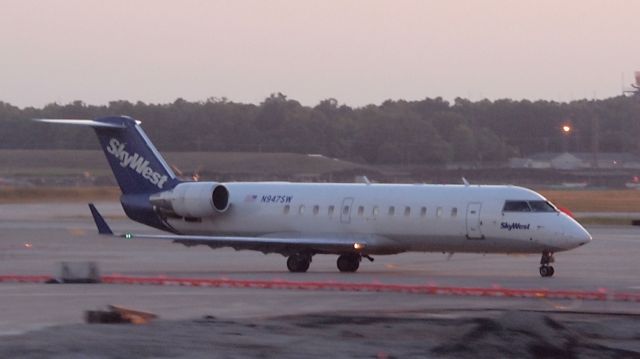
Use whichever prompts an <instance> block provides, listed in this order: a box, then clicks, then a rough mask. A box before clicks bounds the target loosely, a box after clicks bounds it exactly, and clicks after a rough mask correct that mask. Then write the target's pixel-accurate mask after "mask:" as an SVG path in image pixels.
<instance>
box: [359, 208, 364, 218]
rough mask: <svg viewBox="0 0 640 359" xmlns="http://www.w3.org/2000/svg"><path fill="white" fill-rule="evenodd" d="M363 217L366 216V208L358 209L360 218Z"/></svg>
mask: <svg viewBox="0 0 640 359" xmlns="http://www.w3.org/2000/svg"><path fill="white" fill-rule="evenodd" d="M362 215H364V207H363V206H360V207H358V216H360V217H362Z"/></svg>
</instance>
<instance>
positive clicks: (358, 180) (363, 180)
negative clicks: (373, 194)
mask: <svg viewBox="0 0 640 359" xmlns="http://www.w3.org/2000/svg"><path fill="white" fill-rule="evenodd" d="M356 183H364V184H371V181H369V178H367V176H356Z"/></svg>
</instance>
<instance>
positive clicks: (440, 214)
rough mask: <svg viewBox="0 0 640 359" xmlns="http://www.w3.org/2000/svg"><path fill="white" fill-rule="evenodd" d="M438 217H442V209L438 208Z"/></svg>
mask: <svg viewBox="0 0 640 359" xmlns="http://www.w3.org/2000/svg"><path fill="white" fill-rule="evenodd" d="M436 217H438V218H440V217H442V207H438V209H436Z"/></svg>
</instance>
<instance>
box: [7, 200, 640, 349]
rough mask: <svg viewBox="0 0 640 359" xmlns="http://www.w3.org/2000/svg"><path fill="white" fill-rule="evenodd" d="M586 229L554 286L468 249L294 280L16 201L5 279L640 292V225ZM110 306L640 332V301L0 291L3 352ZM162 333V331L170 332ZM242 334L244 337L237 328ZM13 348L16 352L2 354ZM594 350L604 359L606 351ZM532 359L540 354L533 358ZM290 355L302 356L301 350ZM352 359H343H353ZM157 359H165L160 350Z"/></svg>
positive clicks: (234, 315) (274, 269)
mask: <svg viewBox="0 0 640 359" xmlns="http://www.w3.org/2000/svg"><path fill="white" fill-rule="evenodd" d="M96 206H97V207H98V209H99V210H100V211H101V212H102V213H103V215H104V216H105V217H106V219H107V221H108V222H109V224H110V226H111V227H112V228H113V229H114V230H116V231H120V232H124V231H126V232H142V231H144V232H147V233H152V232H154V230H153V229H149V228H147V227H144V226H141V225H138V224H136V223H134V222H132V221H129V220H128V219H126V218H125V216H124V214H123V212H122V210H121V208H120V206H119V204H118V203H111V202H109V203H96ZM588 230H589V231H590V232H591V233H592V235H593V238H594V239H593V241H592V242H591V243H589V244H588V245H585V246H583V247H580V248H577V249H575V250H572V251H568V252H562V253H557V254H556V263H555V264H554V266H555V269H556V273H555V276H554V277H552V278H541V277H540V276H539V274H538V265H539V264H538V263H539V259H540V258H539V256H538V255H535V256H522V255H520V256H509V255H482V254H462V253H456V254H454V255H453V256H452V257H449V255H448V254H446V255H445V254H442V253H407V254H400V255H392V256H378V257H376V258H375V261H374V262H368V261H363V262H362V263H361V266H360V269H359V271H358V272H357V273H339V272H338V270H337V268H336V264H335V260H336V258H335V256H329V255H318V256H315V257H314V259H313V262H312V264H311V268H310V270H309V272H307V273H289V272H288V271H287V269H286V265H285V260H286V259H285V258H284V257H282V256H280V255H263V254H261V253H256V252H250V251H238V252H236V251H234V250H232V249H218V250H215V251H214V250H211V249H209V248H208V247H202V246H200V247H191V248H187V247H184V246H182V245H178V244H173V243H171V242H167V241H161V240H143V239H136V240H125V239H119V238H111V237H104V236H99V235H97V234H96V230H95V227H94V224H93V221H92V219H91V216H90V213H89V209H88V208H87V206H86V204H84V203H61V204H60V203H43V204H7V205H0V275H53V274H54V273H55V269H56V265H57V264H58V263H59V262H63V261H66V262H77V261H93V262H96V263H98V265H99V268H100V271H101V273H102V274H104V275H125V276H143V277H157V276H164V277H169V278H171V277H180V278H203V279H204V278H208V279H229V280H260V281H293V282H295V281H300V282H313V281H316V282H336V283H377V284H399V285H433V286H447V287H476V288H478V287H484V288H511V289H549V290H582V291H601V292H626V293H635V294H637V293H640V265H638V258H640V228H637V227H633V226H625V227H621V226H620V227H614V226H596V227H589V228H588ZM108 304H117V305H122V306H125V307H131V308H135V309H139V310H143V311H149V312H153V313H155V314H157V315H158V316H159V317H160V318H161V320H160V321H159V322H160V323H167V322H169V323H171V322H173V323H181V324H176V325H182V326H184V323H191V324H193V323H199V324H197V325H201V324H202V323H200V322H194V321H197V320H198V319H201V318H203V317H205V316H208V317H207V318H216V320H218V321H231V322H233V323H235V324H234V325H239V324H238V323H244V324H246V325H250V324H251V325H258V324H256V321H273V320H276V319H274V318H293V317H295V318H298V319H300V320H303V319H301V318H308V317H309V316H311V317H317V316H321V317H323V316H324V317H323V318H326V316H335V315H338V316H339V317H340V318H343V319H344V318H345V316H349V318H351V316H352V315H353V316H365V317H368V318H371V317H375V318H379V317H384V318H389V317H393V318H396V319H397V318H404V319H411V318H414V319H415V318H425V316H426V317H429V318H434V317H437V318H449V319H451V320H476V319H477V318H484V317H490V318H494V319H495V318H502V316H504V313H505V311H508V312H511V311H516V312H522V313H524V312H527V313H544V315H553V316H555V317H554V318H556V319H554V320H560V321H562V320H563V319H562V318H560V319H558V318H559V317H558V316H572V315H573V316H575V315H583V316H584V315H590V316H594V315H596V316H601V317H600V318H605V317H606V319H607V320H609V322H611V323H618V324H616V325H623V324H621V323H627V324H624V325H629V326H630V328H632V329H633V330H632V331H633V333H637V332H638V331H640V329H639V328H638V326H637V325H635V327H634V324H633V323H636V322H637V318H639V317H638V316H639V315H640V303H639V302H625V301H607V300H576V299H549V298H496V297H481V296H480V297H478V296H452V295H427V294H412V293H396V292H354V291H332V290H329V291H322V290H289V289H257V288H228V287H215V288H213V287H204V288H203V287H185V286H153V285H145V286H140V285H121V284H61V285H55V284H21V283H0V308H1V309H0V310H1V315H0V355H2V354H3V353H4V354H7V355H9V354H11V353H13V354H15V353H16V350H17V351H18V352H20V348H22V349H23V350H27V351H25V352H21V353H27V352H28V349H29V348H30V347H29V344H28V343H27V344H24V345H25V346H23V347H11V348H9V349H7V348H8V347H7V346H3V344H2V343H3V340H2V338H14V339H15V340H16V341H11V342H7V341H4V343H5V344H7V345H9V343H11V345H13V344H15V343H20V342H21V341H20V338H24V336H25V335H27V336H28V335H32V334H33V333H41V336H42V335H44V334H42V333H47V331H49V333H50V332H51V331H56V330H58V331H59V330H60V328H69V331H70V333H73V332H74V330H77V329H74V328H77V326H81V327H82V328H85V329H83V330H86V327H87V325H84V324H82V323H83V312H84V311H85V310H92V309H99V308H104V307H105V306H106V305H108ZM602 316H604V317H602ZM474 318H475V319H474ZM563 318H564V317H563ZM396 319H394V320H396ZM574 319H575V318H574ZM344 320H345V321H346V322H349V320H346V319H344ZM495 320H497V319H495ZM607 320H603V323H604V322H607ZM252 323H253V324H252ZM261 323H262V322H261ZM474 323H475V322H474ZM509 323H510V322H509ZM244 324H243V325H244ZM157 325H159V326H160V327H162V325H166V324H157ZM194 325H196V324H194ZM503 325H506V324H504V323H503ZM603 325H604V324H603ZM258 326H259V325H258ZM96 327H101V326H96ZM240 327H242V325H240ZM149 328H150V329H148V330H151V331H154V330H159V329H158V327H154V326H149ZM154 328H155V329H154ZM334 329H335V328H334ZM96 330H97V329H96ZM99 330H104V329H99ZM185 330H186V331H189V330H190V329H185ZM234 330H239V329H238V327H235V329H234ZM603 330H605V329H603ZM605 331H606V330H605ZM245 334H246V333H245ZM307 334H308V335H312V334H309V333H307ZM396 334H397V335H401V333H396ZM70 335H71V334H70ZM265 335H266V334H265ZM287 335H288V336H287ZM292 335H293V336H295V331H291V332H287V333H284V334H283V337H281V338H280V339H279V340H282V338H289V339H288V340H292V339H291V336H292ZM300 335H303V334H302V333H300ZM363 335H365V336H366V334H363ZM634 335H636V334H634ZM637 335H640V333H638V334H637ZM36 337H37V335H36ZM581 338H582V337H581ZM585 338H588V336H587V337H585ZM334 339H335V338H334ZM636 339H637V338H636ZM114 340H115V339H114ZM153 340H158V339H157V338H155V339H153ZM165 340H166V338H165ZM636 341H637V340H636ZM616 343H617V344H616V345H618V344H620V343H621V342H619V341H618V342H616ZM609 344H610V343H609ZM42 345H43V346H45V344H42ZM283 345H284V344H283ZM430 345H431V346H430V347H429V350H430V351H429V353H431V354H433V355H435V356H438V355H445V356H446V354H447V353H448V354H451V355H454V354H455V355H454V356H458V355H461V356H464V355H462V354H464V353H462V352H456V351H455V350H453V351H452V352H446V353H445V352H438V351H437V350H436V348H437V347H438V346H439V345H444V344H442V343H440V344H438V343H431V344H430ZM585 345H586V344H585ZM621 345H622V348H623V349H621V350H632V352H630V353H632V354H634V353H640V348H638V346H637V345H636V346H634V345H629V344H628V342H626V341H624V343H623V344H621ZM36 347H37V345H34V348H36ZM16 348H17V349H16ZM585 348H586V347H585ZM5 349H6V350H9V351H3V350H5ZM227 349H228V350H229V351H227V352H224V353H226V354H224V356H230V357H235V356H245V355H246V356H256V355H258V356H260V355H262V354H264V353H263V352H261V351H260V350H259V349H256V351H249V352H244V351H241V352H234V351H233V350H232V349H233V347H229V348H227ZM320 349H322V348H320ZM401 349H403V347H399V348H395V349H394V350H395V351H394V350H392V351H391V353H397V354H395V355H400V354H411V353H413V352H411V351H409V352H406V351H402V350H401ZM405 349H406V348H405ZM454 349H455V348H454ZM458 349H460V348H458ZM60 350H61V351H60V352H52V353H50V354H52V355H51V356H55V355H60V357H63V356H65V355H66V354H68V353H69V352H68V351H66V350H73V348H71V349H69V348H61V349H60ZM96 350H97V349H96ZM425 350H426V349H425ZM434 350H436V351H434ZM461 350H462V349H461ZM584 350H587V349H584ZM589 350H596V352H597V348H596V349H593V348H591V349H589ZM616 350H617V349H616ZM633 350H639V351H638V352H634V351H633ZM125 353H126V352H125ZM188 353H189V352H180V353H179V354H177V356H179V357H183V356H184V357H191V356H192V357H199V355H198V354H197V353H200V352H194V353H195V354H194V353H191V354H188ZM261 353H262V354H261ZM266 353H267V354H268V353H269V351H267V352H266ZM273 353H278V351H275V352H273ZM280 353H281V354H286V353H289V352H280ZM318 353H322V350H320V351H319V352H318ZM349 353H351V352H349ZM385 353H386V352H385ZM398 353H399V354H398ZM416 353H417V352H416ZM422 353H423V354H424V352H422ZM438 353H439V354H438ZM452 353H453V354H452ZM456 353H457V354H456ZM461 353H462V354H461ZM488 353H489V352H488ZM491 353H493V352H491ZM496 353H502V354H504V353H506V352H500V351H498V352H496ZM531 353H533V354H532V355H534V354H535V353H536V352H535V351H532V352H531ZM603 353H604V352H603ZM620 353H622V354H624V353H627V352H624V351H623V352H619V353H618V354H620ZM36 354H37V353H36ZM85 354H86V356H89V357H92V356H94V354H95V353H94V352H92V351H89V352H85ZM121 354H122V353H121ZM289 354H291V355H292V357H295V355H294V354H295V352H292V353H289ZM289 354H287V355H289ZM352 354H353V353H351V354H347V355H345V356H347V357H352V356H354V355H352ZM622 354H621V355H622ZM287 355H284V356H287ZM624 355H626V354H624ZM624 355H623V357H624ZM45 356H49V355H45ZM105 356H106V357H118V355H109V354H106V355H105ZM125 356H126V355H125ZM140 356H142V357H144V356H145V355H140ZM150 356H151V357H155V356H158V353H155V354H153V353H152V355H151V354H150ZM267 356H269V355H267ZM409 356H410V355H409ZM534 356H535V355H534ZM33 357H37V355H35V356H33ZM82 357H84V356H82ZM378 357H379V356H378Z"/></svg>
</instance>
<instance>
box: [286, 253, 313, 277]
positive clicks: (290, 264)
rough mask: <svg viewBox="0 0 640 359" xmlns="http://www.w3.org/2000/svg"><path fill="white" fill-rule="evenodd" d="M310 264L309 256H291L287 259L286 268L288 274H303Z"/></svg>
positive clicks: (301, 254) (299, 254)
mask: <svg viewBox="0 0 640 359" xmlns="http://www.w3.org/2000/svg"><path fill="white" fill-rule="evenodd" d="M310 264H311V255H309V254H303V253H298V254H293V255H290V256H289V258H287V268H289V271H290V272H294V273H303V272H306V271H307V270H308V269H309V265H310Z"/></svg>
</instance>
